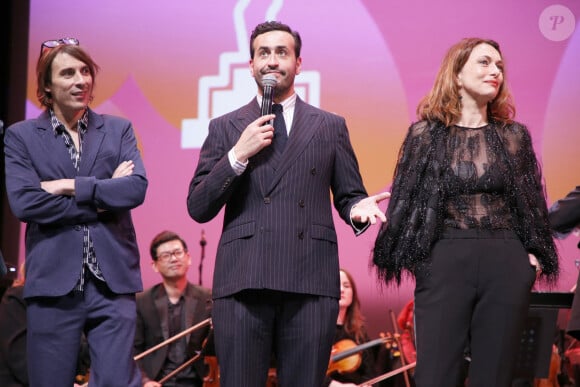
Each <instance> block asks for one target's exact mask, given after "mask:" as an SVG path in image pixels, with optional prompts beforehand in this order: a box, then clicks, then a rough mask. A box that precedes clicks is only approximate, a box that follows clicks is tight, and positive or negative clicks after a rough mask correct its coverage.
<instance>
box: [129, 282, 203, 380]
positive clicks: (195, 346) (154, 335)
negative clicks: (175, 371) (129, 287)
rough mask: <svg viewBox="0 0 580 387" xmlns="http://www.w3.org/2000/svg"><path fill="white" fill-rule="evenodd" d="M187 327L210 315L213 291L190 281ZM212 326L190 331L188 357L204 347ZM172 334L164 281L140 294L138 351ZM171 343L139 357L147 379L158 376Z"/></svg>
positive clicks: (199, 366)
mask: <svg viewBox="0 0 580 387" xmlns="http://www.w3.org/2000/svg"><path fill="white" fill-rule="evenodd" d="M184 298H185V309H184V311H185V314H186V316H185V319H186V328H189V327H191V326H193V325H195V324H197V323H199V322H201V321H203V320H205V319H207V318H209V317H210V316H211V292H210V291H209V289H206V288H202V287H200V286H196V285H192V284H191V283H188V284H187V288H186V290H185V294H184ZM208 331H209V327H204V328H201V329H198V330H196V331H194V332H192V333H191V334H190V335H187V336H186V337H187V343H188V346H187V349H188V357H189V358H191V357H193V356H194V355H195V353H196V351H199V350H200V349H201V347H202V344H203V340H204V339H205V338H206V337H207V334H208ZM168 338H169V328H168V301H167V293H166V292H165V288H164V287H163V284H157V285H155V286H153V287H152V288H150V289H148V290H146V291H144V292H142V293H139V294H137V327H136V331H135V345H134V346H135V355H137V354H139V353H141V352H144V351H145V350H147V349H149V348H151V347H154V346H156V345H157V344H159V343H161V342H163V341H165V340H167V339H168ZM167 351H168V346H164V347H162V348H161V349H159V350H157V351H155V352H153V353H151V354H150V355H147V356H145V357H144V358H143V359H141V360H139V366H140V368H141V372H142V376H143V379H144V380H156V381H157V380H158V378H157V377H158V374H159V371H160V370H161V367H162V366H163V362H164V361H165V358H166V357H167ZM194 366H195V371H196V373H197V374H198V375H199V377H200V378H202V379H203V377H204V376H205V367H204V365H203V358H201V359H200V360H199V361H197V362H195V363H194Z"/></svg>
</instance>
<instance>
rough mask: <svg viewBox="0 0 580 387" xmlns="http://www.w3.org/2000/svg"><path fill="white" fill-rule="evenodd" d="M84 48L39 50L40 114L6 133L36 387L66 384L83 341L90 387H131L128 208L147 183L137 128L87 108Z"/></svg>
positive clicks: (135, 285)
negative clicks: (21, 230) (22, 234)
mask: <svg viewBox="0 0 580 387" xmlns="http://www.w3.org/2000/svg"><path fill="white" fill-rule="evenodd" d="M78 44H79V42H78V40H77V39H74V38H64V39H58V40H49V41H46V42H44V43H43V44H42V46H41V52H40V57H39V59H38V62H37V65H36V75H37V85H36V87H37V89H36V94H37V97H38V100H39V102H40V104H41V105H42V106H43V107H44V108H45V110H44V112H42V113H41V114H40V116H38V117H37V118H35V119H29V120H25V121H21V122H18V123H16V124H14V125H12V126H10V127H9V128H8V129H7V130H6V133H5V136H4V154H5V169H6V192H7V198H8V201H9V203H10V208H11V209H12V212H13V214H14V215H15V216H16V217H17V218H18V219H20V220H21V221H22V222H25V223H26V241H25V242H26V243H25V244H26V283H25V285H24V298H25V299H26V303H27V310H26V313H27V351H26V352H27V361H28V370H29V372H28V376H29V382H30V385H31V386H34V387H44V386H45V387H54V386H68V385H70V384H71V380H73V379H74V376H75V369H76V365H77V356H78V349H79V345H80V340H81V334H82V333H85V334H86V337H87V341H88V345H89V348H90V356H91V376H90V378H91V387H104V386H107V387H110V386H123V387H126V386H128V387H136V386H140V384H141V383H140V381H141V380H140V379H141V378H140V376H139V371H138V368H137V367H136V364H135V361H134V360H133V356H132V355H133V348H132V344H133V343H132V340H131V339H130V338H132V337H133V335H134V332H135V318H136V313H135V293H137V292H139V291H141V290H142V287H143V285H142V282H141V273H140V269H139V249H138V246H137V238H136V235H135V229H134V227H133V221H132V219H131V210H132V209H134V208H136V207H137V206H139V205H141V204H142V203H143V201H144V200H145V192H146V190H147V184H148V182H147V178H146V176H145V168H144V166H143V162H142V159H141V154H140V152H139V149H138V148H137V140H136V137H135V133H134V131H133V126H132V125H131V123H130V122H129V121H128V120H127V119H125V118H121V117H115V116H111V115H107V114H97V113H95V112H94V111H93V110H92V109H90V108H89V104H90V102H91V101H92V100H93V90H94V85H95V77H96V73H97V71H98V66H97V64H96V63H95V61H94V60H93V59H92V58H91V56H90V55H89V54H88V53H87V52H86V51H85V50H84V49H82V48H81V47H80V46H79V45H78ZM128 338H129V339H128Z"/></svg>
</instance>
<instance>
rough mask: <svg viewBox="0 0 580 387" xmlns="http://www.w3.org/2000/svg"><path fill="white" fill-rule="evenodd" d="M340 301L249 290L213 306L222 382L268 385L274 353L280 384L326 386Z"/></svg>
mask: <svg viewBox="0 0 580 387" xmlns="http://www.w3.org/2000/svg"><path fill="white" fill-rule="evenodd" d="M337 315H338V300H337V299H335V298H331V297H325V296H317V295H309V294H297V293H287V292H279V291H273V290H245V291H242V292H240V293H237V294H235V295H233V296H231V297H224V298H218V299H215V300H214V305H213V317H212V320H213V326H214V333H215V346H216V354H217V358H218V363H219V367H220V386H221V387H264V386H265V385H266V379H267V374H268V368H269V367H270V364H271V359H272V354H273V355H274V357H275V361H276V364H277V379H278V386H280V387H291V386H292V387H295V386H303V387H320V386H321V384H322V382H323V380H324V376H325V374H326V369H327V368H328V362H329V358H330V350H331V348H332V341H333V339H334V331H335V326H336V318H337Z"/></svg>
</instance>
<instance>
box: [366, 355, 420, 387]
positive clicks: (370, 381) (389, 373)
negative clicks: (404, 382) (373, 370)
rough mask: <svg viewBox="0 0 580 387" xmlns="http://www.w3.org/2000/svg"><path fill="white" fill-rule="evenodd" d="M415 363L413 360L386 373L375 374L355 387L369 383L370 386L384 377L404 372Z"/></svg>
mask: <svg viewBox="0 0 580 387" xmlns="http://www.w3.org/2000/svg"><path fill="white" fill-rule="evenodd" d="M416 365H417V362H416V361H414V362H412V363H409V364H407V365H406V366H403V367H401V368H397V369H396V370H393V371H389V372H387V373H386V374H382V375H380V376H377V377H376V378H373V379H371V380H369V381H366V382H364V383H361V384H357V387H364V386H369V385H371V386H372V385H373V384H375V383H378V382H380V381H382V380H385V379H388V378H390V377H393V376H395V375H398V374H400V373H401V372H406V371H407V370H410V369H411V368H413V367H415V366H416Z"/></svg>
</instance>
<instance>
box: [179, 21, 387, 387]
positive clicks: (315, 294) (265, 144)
mask: <svg viewBox="0 0 580 387" xmlns="http://www.w3.org/2000/svg"><path fill="white" fill-rule="evenodd" d="M300 48H301V38H300V35H299V34H298V33H297V32H296V31H292V29H291V28H290V27H288V26H287V25H284V24H281V23H279V22H265V23H262V24H260V25H258V26H257V27H256V28H255V29H254V31H253V32H252V35H251V38H250V54H251V59H250V62H249V65H250V66H249V67H250V72H251V74H252V76H253V77H254V78H255V80H256V83H257V85H258V96H257V98H254V99H252V100H251V101H250V103H248V104H247V105H246V106H243V107H241V108H240V109H238V110H235V111H233V112H231V113H228V114H226V115H224V116H222V117H219V118H216V119H214V120H212V122H211V123H210V126H209V134H208V137H207V139H206V141H205V143H204V144H203V147H202V149H201V153H200V157H199V163H198V166H197V170H196V172H195V175H194V177H193V179H192V181H191V184H190V187H189V194H188V198H187V207H188V211H189V214H190V216H191V217H192V218H193V219H195V220H196V221H198V222H207V221H209V220H211V219H213V218H214V217H215V216H216V215H217V214H218V212H219V211H220V210H221V208H222V207H224V206H225V216H224V226H223V232H222V236H221V239H220V242H219V246H218V251H217V257H216V266H215V272H214V279H213V297H214V309H213V325H214V329H215V344H216V351H217V356H218V361H219V366H220V385H221V386H222V387H224V386H225V387H234V386H235V387H240V386H248V387H254V386H256V387H263V386H264V385H265V383H266V378H267V371H268V367H269V364H270V355H271V354H272V353H274V355H275V358H276V362H277V365H278V367H277V376H278V383H279V385H280V386H281V387H289V386H305V387H318V386H320V385H321V383H322V381H323V378H324V375H325V371H326V368H327V366H328V360H329V354H330V349H331V346H332V340H333V335H334V330H335V323H336V317H337V313H338V299H339V296H340V288H339V266H338V249H337V240H336V232H335V229H334V223H333V219H332V211H331V196H330V191H332V198H333V202H334V207H335V208H336V210H337V211H338V213H339V214H340V216H341V218H342V219H343V220H344V221H345V222H347V223H349V224H351V225H352V227H353V229H354V231H355V232H356V233H357V234H359V233H361V232H363V231H364V230H365V229H366V226H367V225H368V224H369V223H371V224H374V223H375V222H376V221H377V218H378V219H379V220H380V221H385V217H384V214H383V212H382V211H381V210H380V209H379V207H378V206H377V203H378V202H380V201H381V200H384V199H385V198H387V197H388V195H389V194H388V193H382V194H379V195H376V196H371V197H368V195H367V193H366V190H365V188H364V186H363V183H362V178H361V175H360V172H359V169H358V162H357V160H356V157H355V155H354V152H353V149H352V146H351V143H350V140H349V135H348V130H347V127H346V123H345V120H344V119H343V118H342V117H340V116H337V115H335V114H331V113H328V112H325V111H322V110H320V109H317V108H315V107H313V106H310V105H308V104H306V103H305V102H303V101H302V100H301V99H300V98H299V97H297V96H296V94H295V91H294V78H295V76H296V75H297V74H299V73H300V68H301V62H302V58H301V57H300ZM265 74H273V75H274V76H275V77H276V81H277V84H276V87H275V96H274V103H275V104H281V105H282V108H283V113H280V114H283V119H282V116H281V115H279V116H278V119H276V120H275V121H274V125H271V124H269V123H268V122H270V121H271V120H274V119H275V118H276V115H274V114H271V115H265V116H262V117H259V116H260V105H261V103H262V95H263V83H262V77H263V76H264V75H265ZM274 109H276V106H275V107H274ZM284 127H285V128H284ZM286 128H288V129H289V130H286ZM286 132H287V133H288V134H286ZM285 139H287V142H286V141H280V140H285ZM279 142H286V144H285V145H284V144H280V143H279Z"/></svg>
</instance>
